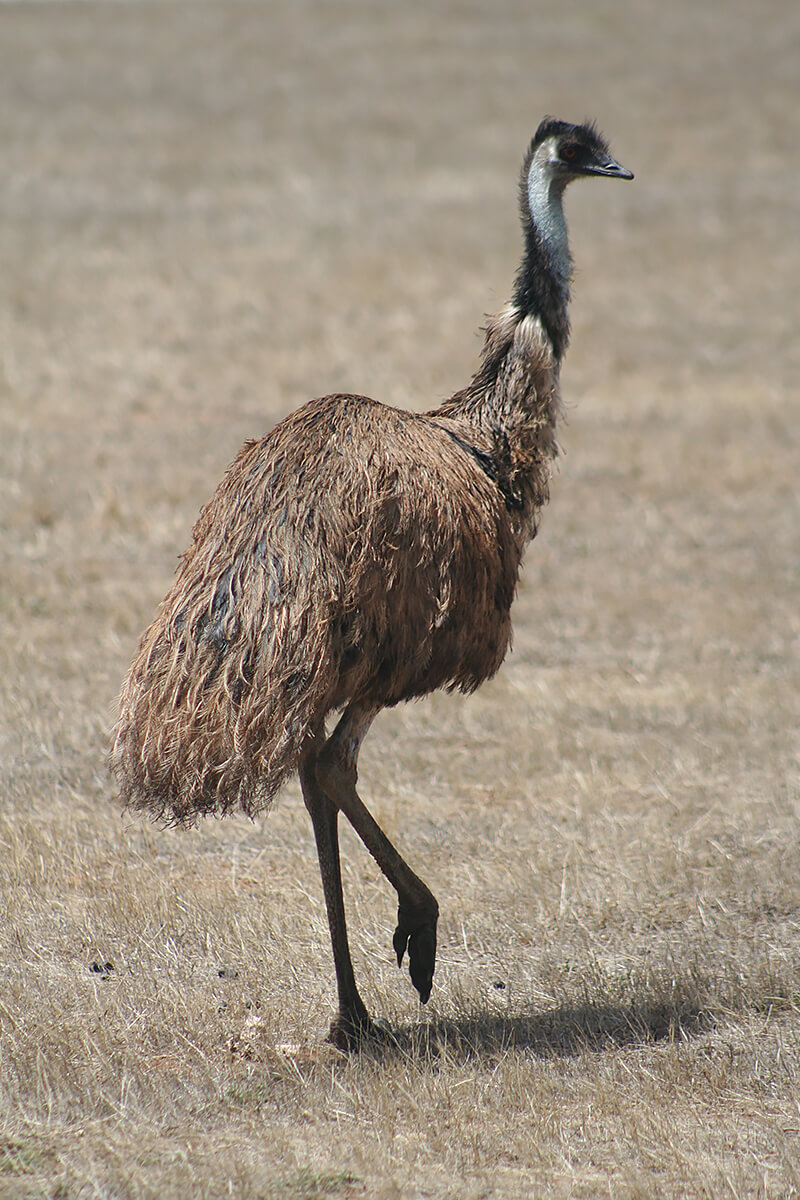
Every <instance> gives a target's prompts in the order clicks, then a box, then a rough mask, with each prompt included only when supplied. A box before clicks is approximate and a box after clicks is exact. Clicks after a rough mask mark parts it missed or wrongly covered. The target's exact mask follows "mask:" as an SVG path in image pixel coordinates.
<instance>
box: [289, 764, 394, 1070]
mask: <svg viewBox="0 0 800 1200" xmlns="http://www.w3.org/2000/svg"><path fill="white" fill-rule="evenodd" d="M317 745H318V743H315V745H314V747H313V748H312V749H311V750H309V752H308V753H307V754H306V756H305V757H304V758H303V760H302V762H301V763H300V783H301V785H302V788H303V799H304V800H305V804H306V808H307V809H308V811H309V814H310V816H311V821H312V824H313V826H314V837H315V839H316V843H317V855H318V857H319V867H320V873H321V875H322V888H323V891H324V893H325V906H326V908H327V910H328V926H329V928H330V932H331V944H332V946H333V963H334V967H335V969H336V987H337V990H338V993H339V1012H338V1015H337V1017H336V1018H335V1020H334V1021H333V1023H332V1024H331V1029H330V1033H329V1035H328V1040H329V1041H331V1042H333V1043H334V1045H336V1046H339V1047H340V1049H342V1050H348V1049H351V1048H353V1047H354V1046H356V1045H358V1044H359V1043H360V1042H361V1041H363V1040H364V1039H365V1038H369V1037H371V1036H376V1035H377V1030H376V1028H375V1026H374V1025H373V1024H372V1022H371V1021H370V1019H369V1013H368V1012H367V1009H366V1006H365V1004H364V1001H363V1000H362V999H361V997H360V996H359V994H358V988H357V987H356V980H355V975H354V974H353V964H352V961H351V959H350V947H349V946H348V943H347V923H346V920H345V913H344V898H343V896H342V873H341V867H340V863H339V831H338V827H337V825H338V819H339V813H338V811H337V809H336V807H335V806H334V805H333V804H332V803H331V801H330V800H329V799H328V797H327V796H326V795H325V793H324V791H323V790H322V788H321V787H320V785H319V781H318V779H317V754H316V746H317Z"/></svg>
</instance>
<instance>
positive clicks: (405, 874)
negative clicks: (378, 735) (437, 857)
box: [317, 705, 439, 1004]
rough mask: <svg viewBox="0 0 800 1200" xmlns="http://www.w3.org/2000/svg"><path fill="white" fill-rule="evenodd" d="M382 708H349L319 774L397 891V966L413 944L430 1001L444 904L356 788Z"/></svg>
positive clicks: (414, 972)
mask: <svg viewBox="0 0 800 1200" xmlns="http://www.w3.org/2000/svg"><path fill="white" fill-rule="evenodd" d="M376 713H377V710H376V709H372V708H365V707H362V706H359V705H352V706H351V707H350V708H348V709H346V710H345V712H344V714H343V716H342V718H341V720H340V721H339V724H338V725H337V726H336V729H335V730H334V731H333V733H332V734H331V736H330V737H329V738H328V740H327V742H326V743H325V746H324V749H323V750H322V751H321V753H320V755H319V758H318V761H317V778H318V779H319V782H320V784H321V785H322V787H323V789H324V790H325V793H326V794H327V796H328V798H329V799H330V800H331V801H333V803H334V804H335V805H336V807H337V808H338V810H339V811H340V812H342V813H344V815H345V816H346V817H347V819H348V821H349V822H350V824H351V825H352V826H353V828H354V829H355V831H356V833H357V834H358V836H359V837H360V838H361V840H362V842H363V843H364V845H365V846H366V847H367V849H368V850H369V852H370V854H371V855H372V857H373V858H374V859H375V861H376V863H377V864H378V866H379V867H380V869H381V871H383V873H384V875H385V876H386V878H387V879H388V880H389V882H390V883H391V884H392V886H393V888H394V889H395V891H396V892H397V899H398V908H397V929H396V930H395V933H394V938H393V944H394V949H395V953H396V955H397V965H398V966H400V965H401V964H402V962H403V955H404V954H405V952H406V948H407V949H408V960H409V973H410V975H411V982H412V983H413V984H414V987H415V988H416V989H417V991H418V992H419V997H420V1000H421V1001H422V1003H423V1004H424V1003H425V1002H426V1001H427V999H428V997H429V996H430V994H431V987H432V986H433V972H434V967H435V963H436V923H437V921H438V918H439V905H438V904H437V903H436V899H435V897H434V896H433V893H432V892H431V891H430V890H429V889H428V888H427V887H426V886H425V884H424V883H423V882H422V880H421V879H420V878H419V877H418V876H417V875H415V874H414V872H413V871H412V870H411V868H410V867H409V866H408V864H407V863H406V862H405V861H404V860H403V859H402V858H401V856H400V855H399V854H398V852H397V850H396V849H395V848H394V846H393V845H392V843H391V842H390V841H389V839H388V838H387V836H386V834H385V833H384V832H383V830H382V829H381V827H380V826H379V825H378V823H377V821H376V820H375V818H374V817H373V816H372V814H371V813H370V812H369V810H368V809H367V808H366V807H365V805H364V804H363V802H362V800H361V798H360V797H359V795H358V792H357V791H356V782H357V779H358V771H357V761H358V751H359V749H360V746H361V742H362V741H363V739H364V736H365V734H366V732H367V730H368V729H369V727H370V725H371V724H372V721H373V720H374V718H375V716H376Z"/></svg>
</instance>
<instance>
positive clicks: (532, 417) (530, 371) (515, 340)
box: [430, 169, 572, 542]
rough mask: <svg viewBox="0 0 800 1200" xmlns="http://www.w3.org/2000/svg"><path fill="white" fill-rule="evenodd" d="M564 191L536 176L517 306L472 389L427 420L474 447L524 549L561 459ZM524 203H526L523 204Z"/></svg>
mask: <svg viewBox="0 0 800 1200" xmlns="http://www.w3.org/2000/svg"><path fill="white" fill-rule="evenodd" d="M563 191H564V188H563V185H562V186H560V187H559V186H557V185H556V184H554V183H553V181H552V179H551V178H548V176H547V173H546V171H545V170H542V171H541V172H539V171H537V170H536V169H532V170H531V171H530V173H529V176H528V180H527V187H526V189H525V191H524V195H523V228H524V234H525V250H524V254H523V258H522V262H521V264H520V268H519V271H518V273H517V279H516V284H515V288H514V295H513V299H512V301H511V303H510V304H508V305H507V306H506V308H505V309H503V310H502V312H500V313H498V314H497V316H495V317H493V318H491V319H490V321H489V324H488V326H487V329H486V341H485V344H484V348H483V355H482V359H481V364H480V366H479V368H478V370H477V371H476V372H475V375H474V376H473V378H472V380H471V382H470V383H469V384H468V385H467V386H466V387H465V388H463V389H462V390H461V391H460V392H456V394H455V395H454V396H452V397H451V398H450V399H449V400H446V401H445V403H444V404H442V405H441V406H440V407H439V408H438V409H436V410H435V412H433V413H431V414H430V415H431V416H432V417H433V418H434V419H435V420H437V422H438V423H440V424H442V425H443V426H444V427H445V428H447V429H448V430H449V432H451V434H452V435H453V436H455V437H456V438H457V439H458V440H461V441H462V442H466V443H469V444H470V445H471V446H472V448H473V450H474V451H477V454H478V457H479V459H480V458H481V457H483V458H484V459H486V465H485V467H484V469H486V470H487V473H488V474H490V476H491V477H492V478H493V479H495V481H496V482H497V484H498V486H499V487H500V490H501V491H502V493H503V496H504V498H505V501H506V505H507V507H508V508H509V509H510V510H515V511H516V512H517V514H518V516H517V518H516V519H515V522H514V524H515V528H517V530H518V533H519V536H520V539H521V542H524V541H525V540H527V539H528V538H530V537H532V536H533V534H534V533H535V531H536V523H537V514H538V512H539V510H540V508H541V507H542V505H543V504H545V503H546V502H547V498H548V492H549V487H548V485H549V480H550V472H551V469H552V462H553V460H554V459H555V457H556V455H557V454H558V446H557V442H556V426H557V424H558V420H559V417H560V415H561V392H560V387H559V370H560V366H561V358H562V355H563V354H564V351H565V350H566V347H567V343H568V341H569V316H568V312H567V305H568V302H569V282H570V276H571V272H572V260H571V258H570V253H569V242H568V238H567V227H566V221H565V220H564V210H563V203H562V201H563ZM526 201H527V203H526Z"/></svg>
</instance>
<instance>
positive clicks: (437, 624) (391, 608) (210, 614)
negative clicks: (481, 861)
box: [111, 123, 621, 1045]
mask: <svg viewBox="0 0 800 1200" xmlns="http://www.w3.org/2000/svg"><path fill="white" fill-rule="evenodd" d="M556 124H557V125H558V126H559V128H558V130H556V131H555V132H553V131H552V123H551V124H550V125H548V126H547V132H546V134H542V130H545V124H543V126H542V127H541V128H540V134H541V136H540V134H537V138H538V139H539V141H538V142H537V139H536V138H535V139H534V142H533V143H532V147H531V151H530V152H529V155H528V158H527V159H526V164H525V167H524V172H525V174H524V180H525V179H527V177H528V173H529V172H530V171H532V170H533V169H534V168H533V166H532V165H531V164H532V161H533V162H534V163H535V161H536V157H535V156H536V153H537V150H538V148H539V146H544V147H545V148H547V147H549V146H550V145H551V143H553V144H555V145H556V146H557V145H558V144H561V145H564V144H567V145H568V146H569V145H573V144H574V143H575V142H576V141H580V139H581V136H582V137H583V142H581V145H583V144H584V143H585V144H586V145H587V146H588V147H589V151H590V152H591V155H593V157H592V162H595V163H596V162H597V161H599V158H602V156H603V155H605V159H604V161H605V162H606V165H608V164H609V163H611V164H613V166H614V167H615V168H616V169H617V173H619V171H620V170H621V168H618V167H617V164H615V163H614V162H613V159H611V158H610V155H608V151H607V147H605V144H604V143H602V141H601V139H599V137H598V135H597V134H596V132H595V131H594V130H592V129H589V128H588V127H580V126H563V125H562V124H561V123H556ZM582 130H583V131H584V132H583V134H582V133H581V131H582ZM564 138H568V139H570V140H569V141H567V142H566V143H564V141H563V139H564ZM547 139H550V140H549V141H548V140H547ZM559 139H561V142H560V143H559ZM598 147H599V149H598ZM541 153H542V155H543V154H544V151H543V150H542V152H541ZM544 161H545V159H544V158H542V162H543V163H544ZM546 162H547V167H545V166H540V169H541V170H545V169H548V170H549V169H551V165H552V155H550V151H549V150H548V157H547V158H546ZM580 173H588V171H587V172H580ZM593 173H599V172H598V171H594V172H593ZM605 173H608V174H610V173H612V171H611V170H610V169H609V170H608V171H606V172H605ZM561 190H563V184H562V188H561ZM556 199H557V200H558V201H560V192H559V194H558V196H557V197H556ZM523 216H524V217H526V216H527V218H528V220H529V221H531V220H532V221H533V228H534V235H535V228H536V222H535V216H536V214H535V213H534V214H533V216H531V214H530V212H527V211H526V208H525V205H524V204H523ZM537 273H538V278H539V280H540V282H541V281H544V282H543V285H542V287H543V288H544V291H543V290H542V287H539V289H538V291H539V293H540V294H541V296H542V304H543V305H544V304H545V303H548V304H550V306H551V308H552V306H553V304H555V303H559V304H560V305H561V309H560V311H558V312H556V313H552V312H551V313H550V316H549V321H545V320H544V318H543V315H542V314H541V313H540V312H538V311H535V307H534V306H533V301H529V303H528V304H527V305H526V307H525V308H523V307H521V306H520V304H519V303H514V304H511V305H509V306H508V307H506V308H505V309H504V310H503V311H502V312H501V313H500V314H499V315H498V316H497V317H496V318H494V319H492V320H491V321H490V322H489V325H488V329H487V332H486V342H485V346H484V351H483V357H482V361H481V365H480V367H479V369H478V371H477V372H476V374H475V376H474V378H473V380H472V382H471V383H470V384H469V386H468V387H466V388H465V389H464V390H463V391H461V392H458V393H456V395H454V396H453V397H452V398H451V399H450V400H448V401H446V402H445V403H444V404H442V405H441V406H440V407H439V408H437V409H435V410H433V411H432V412H429V413H425V414H416V413H412V412H404V411H400V410H397V409H393V408H388V407H385V406H384V405H381V404H379V403H377V402H376V401H374V400H370V399H368V398H366V397H363V396H354V395H334V396H326V397H324V398H322V399H319V400H314V401H312V402H311V403H309V404H306V405H305V406H304V407H303V408H301V409H299V410H298V411H297V412H295V413H293V414H292V415H291V416H289V417H287V418H286V419H285V420H284V421H282V422H281V423H280V424H279V425H278V426H277V427H276V428H275V429H273V430H272V432H271V433H269V434H268V435H267V436H266V437H264V438H262V439H261V440H259V441H251V442H248V443H247V444H246V445H245V446H244V447H243V449H242V450H241V452H240V454H239V455H238V457H237V458H236V459H235V461H234V462H233V464H232V465H231V467H230V468H229V470H228V472H227V474H226V475H225V477H224V479H223V480H222V483H221V484H220V486H219V488H218V489H217V491H216V493H215V495H214V496H213V497H212V499H211V500H210V502H209V503H208V504H207V505H206V507H205V508H204V509H203V511H202V512H201V514H200V517H199V519H198V521H197V524H196V525H195V528H194V533H193V539H192V545H191V546H190V548H189V549H188V551H187V552H186V554H185V555H184V556H183V559H182V562H181V565H180V567H179V570H178V572H177V575H176V578H175V581H174V583H173V586H172V588H171V590H170V591H169V593H168V594H167V596H166V598H165V600H164V602H163V604H162V605H161V608H160V611H159V614H158V616H157V617H156V619H155V621H154V622H153V624H152V625H151V626H150V628H149V629H148V630H147V631H146V633H145V634H144V636H143V638H142V641H141V644H140V647H139V651H138V654H137V656H136V657H135V659H134V661H133V664H132V666H131V668H130V671H129V673H128V676H127V678H126V680H125V683H124V685H123V689H122V695H121V699H120V712H119V720H118V723H117V727H116V734H115V740H114V746H113V750H112V755H111V762H112V767H113V770H114V772H115V774H116V777H117V780H118V782H119V786H120V790H121V793H122V797H123V799H124V801H125V802H126V803H127V804H128V805H130V806H131V807H133V808H139V809H145V810H147V811H149V812H150V813H151V814H153V815H154V816H156V817H159V818H162V819H164V820H167V821H170V822H175V823H184V824H185V823H189V822H191V821H193V820H194V819H196V818H197V817H198V816H199V815H201V814H205V813H212V812H214V813H225V812H228V811H229V810H231V809H233V808H241V809H243V810H244V811H245V812H247V813H250V814H253V813H255V812H256V811H258V810H260V809H263V808H264V807H265V806H266V805H267V804H268V803H269V802H270V800H271V799H272V798H273V796H274V795H275V793H276V792H277V791H278V789H279V787H280V786H281V784H282V783H283V781H284V780H285V779H286V777H287V775H289V774H290V773H291V772H293V771H295V770H298V769H299V771H300V776H301V782H302V784H303V791H304V796H305V799H306V803H307V805H308V807H309V811H310V812H311V815H312V819H313V820H314V827H315V832H316V835H317V842H318V848H319V852H320V863H321V866H322V871H323V882H324V884H325V890H326V900H327V901H328V909H329V918H330V923H331V934H332V938H333V944H334V957H335V961H336V967H337V981H338V984H339V999H340V1012H339V1018H338V1021H337V1022H336V1023H335V1026H334V1030H333V1036H334V1038H335V1039H336V1040H337V1041H339V1042H340V1043H341V1044H348V1045H349V1044H351V1043H352V1042H353V1041H354V1040H355V1039H357V1038H358V1037H360V1036H363V1035H364V1033H366V1032H374V1027H373V1026H371V1024H370V1023H369V1019H368V1017H367V1014H366V1009H365V1008H364V1006H363V1004H362V1002H361V999H360V997H359V996H358V993H357V990H356V988H355V982H354V980H353V979H352V968H351V967H350V964H349V952H348V951H347V942H346V932H345V925H344V911H343V908H342V903H341V880H340V877H339V864H338V846H337V841H336V815H337V812H338V811H343V812H345V814H346V815H347V816H348V818H349V819H350V820H351V821H352V823H353V824H354V826H355V827H356V829H357V831H358V832H359V833H360V834H361V836H362V838H363V839H364V841H365V842H366V844H367V846H368V848H369V849H370V851H371V852H372V853H373V855H374V856H375V858H376V859H377V861H378V862H379V864H380V866H381V868H382V869H383V870H384V872H385V873H386V875H387V877H388V878H389V879H390V880H391V881H392V882H393V884H394V885H395V887H396V888H397V890H398V895H399V900H400V909H399V918H398V930H397V932H396V934H395V949H396V951H397V954H398V960H399V961H400V960H402V956H403V953H404V951H405V949H406V946H408V948H409V955H410V960H411V975H412V979H413V980H414V982H415V984H416V986H417V987H418V989H419V991H420V995H421V997H422V999H423V1000H425V999H427V996H428V994H429V993H430V986H431V980H432V976H433V965H434V956H435V931H436V916H437V912H438V909H437V908H436V902H435V900H434V899H433V896H432V895H431V893H430V892H429V891H428V889H427V888H426V887H425V886H424V884H422V883H421V881H420V880H418V879H417V877H416V876H415V875H414V874H413V872H411V871H410V870H409V869H408V867H407V866H406V864H405V863H404V862H403V860H402V859H401V858H400V856H399V855H398V854H397V852H396V851H395V850H394V848H393V847H392V846H391V845H390V844H389V843H388V841H387V839H386V838H385V836H384V835H383V833H382V831H381V830H379V829H378V827H377V826H376V825H375V823H374V821H373V820H372V818H371V816H370V815H369V813H367V811H366V810H365V809H364V808H363V805H362V804H361V801H360V799H359V798H358V796H357V793H356V791H355V782H356V759H357V755H358V748H359V745H360V742H361V739H362V738H363V736H364V734H365V733H366V730H367V729H368V727H369V724H370V722H371V721H372V719H373V718H374V716H375V714H376V713H377V712H378V711H379V710H380V709H381V708H384V707H386V706H389V705H393V704H397V703H399V702H400V701H401V700H409V699H411V698H413V697H415V696H421V695H424V694H425V693H427V692H430V691H432V690H434V689H435V688H440V687H447V688H458V689H460V690H461V691H463V692H471V691H473V690H474V689H475V688H477V687H478V686H479V685H480V684H481V683H482V682H483V681H484V680H485V679H488V678H489V677H490V676H491V675H493V674H494V673H495V671H497V669H498V667H499V666H500V664H501V662H502V661H503V658H504V656H505V653H506V650H507V648H508V645H509V640H510V636H511V621H510V608H511V602H512V599H513V596H514V590H515V587H516V583H517V577H518V572H519V567H520V562H521V558H522V554H523V550H524V548H525V545H526V544H527V542H528V541H529V540H530V538H531V537H532V536H533V535H534V533H535V531H536V523H537V517H538V513H539V511H540V509H541V508H542V506H543V505H544V504H545V503H546V501H547V499H548V486H549V480H550V473H551V469H552V463H553V460H554V458H555V456H556V453H557V447H556V436H555V431H556V425H557V421H558V417H559V412H560V393H559V383H558V368H559V355H558V354H557V352H556V349H555V347H554V340H556V339H554V337H553V336H552V335H549V334H548V332H546V329H547V327H548V325H552V327H557V328H558V329H559V330H561V336H562V340H563V341H565V339H566V330H567V329H568V324H567V317H566V299H567V297H566V294H564V292H563V288H561V289H560V290H559V287H558V286H556V284H554V283H553V278H554V276H553V272H552V263H551V262H550V260H549V257H548V250H547V247H546V246H543V245H540V244H538V243H537V240H536V237H535V236H533V237H531V236H530V231H529V236H528V246H527V251H526V260H525V261H524V262H523V268H522V269H521V271H520V280H524V281H525V286H526V294H527V295H528V296H533V297H534V298H535V296H536V294H537ZM557 282H558V281H557V280H556V283H557ZM519 291H520V288H519V281H518V293H519ZM545 293H546V295H545ZM558 297H560V300H559V299H558ZM553 323H555V324H553ZM559 348H560V347H559ZM335 710H344V715H343V717H342V718H341V720H340V722H339V725H338V726H337V728H336V730H335V732H334V734H333V735H332V736H331V737H330V738H328V739H327V741H326V740H325V733H324V723H325V718H326V716H327V715H328V714H330V713H331V712H333V711H335Z"/></svg>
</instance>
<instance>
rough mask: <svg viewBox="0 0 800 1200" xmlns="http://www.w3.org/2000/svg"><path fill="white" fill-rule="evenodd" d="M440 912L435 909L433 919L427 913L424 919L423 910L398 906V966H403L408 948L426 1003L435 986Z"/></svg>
mask: <svg viewBox="0 0 800 1200" xmlns="http://www.w3.org/2000/svg"><path fill="white" fill-rule="evenodd" d="M437 915H438V914H436V913H435V914H434V916H433V920H431V919H430V917H429V916H428V915H427V914H426V915H425V916H424V917H422V919H421V920H420V914H419V913H414V912H413V911H411V910H409V909H404V908H403V906H402V905H400V907H399V908H398V910H397V922H398V924H397V929H395V931H394V937H393V938H392V945H393V946H394V952H395V954H396V955H397V965H398V967H402V965H403V955H404V954H405V952H406V949H407V950H408V972H409V975H410V976H411V982H412V983H413V985H414V987H415V988H416V989H417V991H418V992H419V998H420V1001H421V1002H422V1003H423V1004H426V1003H427V1002H428V997H429V996H430V994H431V988H432V987H433V972H434V967H435V963H436V919H437Z"/></svg>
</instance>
